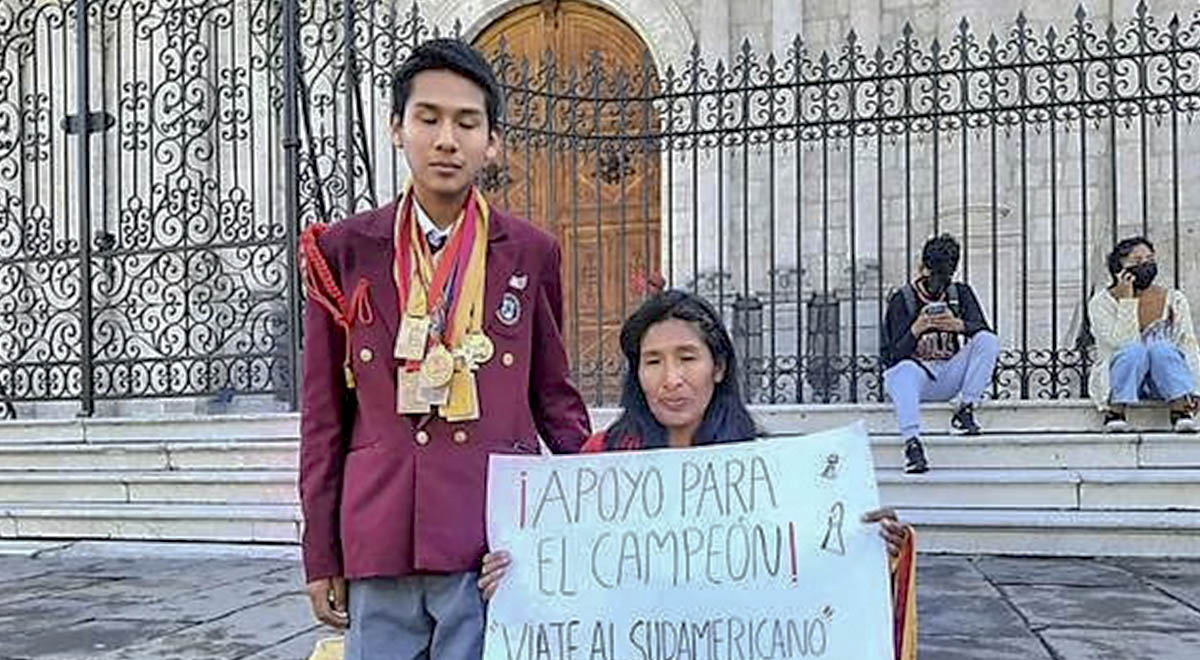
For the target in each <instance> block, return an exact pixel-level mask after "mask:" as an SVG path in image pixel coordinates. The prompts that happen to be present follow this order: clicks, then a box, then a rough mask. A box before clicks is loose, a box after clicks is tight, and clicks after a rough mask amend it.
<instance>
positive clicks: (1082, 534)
mask: <svg viewBox="0 0 1200 660" xmlns="http://www.w3.org/2000/svg"><path fill="white" fill-rule="evenodd" d="M899 514H900V517H901V519H902V520H904V521H905V522H908V523H910V524H912V525H914V526H915V527H916V529H917V534H918V537H917V543H918V547H919V548H920V549H921V551H922V552H945V553H965V554H1018V555H1045V556H1095V555H1112V556H1154V557H1200V543H1197V539H1198V538H1200V512H1196V511H1154V512H1143V511H1034V510H1014V509H999V510H992V511H980V510H970V509H967V510H962V509H936V508H916V507H910V508H904V509H900V511H899ZM299 529H300V512H299V510H298V508H297V507H295V506H289V505H256V506H247V505H240V506H231V505H192V506H179V505H145V504H142V505H138V504H126V505H119V506H112V505H104V504H71V505H59V506H55V505H48V504H42V503H19V502H13V503H8V504H3V505H0V539H5V540H37V539H72V540H74V539H106V540H120V541H188V542H217V543H271V544H280V543H282V544H294V543H296V542H298V538H299V536H298V534H299Z"/></svg>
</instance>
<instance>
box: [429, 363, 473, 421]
mask: <svg viewBox="0 0 1200 660" xmlns="http://www.w3.org/2000/svg"><path fill="white" fill-rule="evenodd" d="M438 412H440V413H441V415H442V418H443V419H445V420H446V421H447V422H472V421H475V420H477V419H479V384H478V382H476V380H475V372H473V371H471V370H469V369H460V370H456V371H455V372H454V376H453V377H452V378H451V379H450V401H449V402H448V403H447V404H446V405H444V406H442V407H441V408H440V409H439V410H438Z"/></svg>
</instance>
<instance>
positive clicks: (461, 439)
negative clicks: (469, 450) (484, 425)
mask: <svg viewBox="0 0 1200 660" xmlns="http://www.w3.org/2000/svg"><path fill="white" fill-rule="evenodd" d="M454 441H455V442H457V443H458V444H460V445H461V444H463V443H465V442H466V441H467V432H466V431H463V430H461V429H460V430H458V431H455V432H454Z"/></svg>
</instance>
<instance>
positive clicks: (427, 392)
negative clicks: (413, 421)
mask: <svg viewBox="0 0 1200 660" xmlns="http://www.w3.org/2000/svg"><path fill="white" fill-rule="evenodd" d="M421 400H422V401H424V402H425V403H427V404H429V405H430V406H438V407H441V406H444V405H446V404H447V403H449V402H450V383H446V384H445V385H442V386H441V387H426V386H424V385H422V386H421Z"/></svg>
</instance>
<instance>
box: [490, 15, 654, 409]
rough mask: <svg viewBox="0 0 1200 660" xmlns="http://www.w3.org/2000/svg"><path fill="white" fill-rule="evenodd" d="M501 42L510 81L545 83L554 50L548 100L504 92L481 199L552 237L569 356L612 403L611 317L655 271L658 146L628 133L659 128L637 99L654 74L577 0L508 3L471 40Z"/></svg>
mask: <svg viewBox="0 0 1200 660" xmlns="http://www.w3.org/2000/svg"><path fill="white" fill-rule="evenodd" d="M502 40H503V42H504V44H505V50H506V52H507V53H509V54H510V55H511V57H512V60H509V61H510V62H511V65H510V66H507V67H505V68H506V70H505V71H504V72H502V77H503V79H504V80H505V82H507V83H509V84H511V85H515V86H516V88H518V89H519V88H524V87H525V86H526V84H525V83H524V81H526V80H527V81H528V82H529V84H530V85H531V86H533V87H534V88H535V89H541V90H548V87H547V84H548V83H547V82H546V81H547V76H546V71H545V70H544V69H543V67H542V64H543V62H544V59H543V58H544V54H545V52H546V51H547V50H550V51H553V53H554V56H555V57H554V62H555V64H554V66H555V70H556V72H555V75H554V79H555V82H553V83H552V85H553V92H554V100H553V101H552V102H547V101H546V100H545V99H546V98H547V97H545V96H540V97H526V96H522V94H521V93H520V92H519V91H517V90H515V89H510V90H509V96H510V97H509V99H508V117H507V121H508V123H509V126H510V129H509V135H508V138H507V139H506V140H505V149H504V155H503V161H504V162H503V167H502V168H501V169H500V172H499V175H498V176H494V177H493V179H492V184H493V186H494V189H492V190H490V191H489V197H490V198H491V199H492V200H493V201H494V203H496V204H498V205H500V206H505V207H507V208H509V209H511V210H512V211H513V212H515V213H517V214H519V215H527V217H529V218H530V219H531V220H533V221H534V222H536V223H538V224H539V225H541V226H543V227H544V228H546V229H547V230H549V231H551V232H552V233H554V234H555V235H556V236H558V238H559V241H560V242H561V243H562V247H563V285H564V293H565V296H564V305H565V312H566V313H565V317H566V322H565V324H564V327H563V334H564V336H565V338H566V341H567V350H568V355H569V357H570V358H571V361H572V365H573V366H574V367H575V368H576V369H578V370H579V371H578V373H579V374H580V378H579V381H580V382H579V383H578V384H579V386H580V388H581V389H582V390H583V391H584V394H585V397H586V398H587V399H588V400H589V402H595V401H597V400H599V399H601V398H602V399H603V401H604V402H605V403H608V404H615V403H618V401H617V400H616V399H617V393H618V391H619V383H618V382H617V379H616V378H615V374H616V371H617V370H618V369H619V368H620V367H621V366H622V361H623V358H622V357H621V352H620V346H619V342H618V334H619V331H620V327H621V323H622V322H623V321H624V319H625V317H626V316H628V315H629V314H630V313H631V312H632V311H633V310H634V309H636V308H637V305H638V304H639V303H640V302H641V300H642V299H643V297H644V291H645V287H644V282H645V279H646V277H647V275H648V274H649V273H657V272H658V269H659V252H660V230H659V221H660V214H661V207H660V179H659V177H660V162H659V158H660V154H659V151H658V148H657V144H656V143H655V142H653V141H652V140H643V139H639V138H640V137H641V136H646V135H653V134H654V133H656V132H657V128H658V115H657V113H656V112H655V109H654V107H653V105H652V103H650V102H649V101H642V100H641V99H642V98H646V97H649V96H650V95H651V94H652V93H653V90H654V89H655V88H654V87H653V85H654V83H655V81H654V80H653V76H651V79H650V80H649V81H647V82H645V83H643V71H644V67H645V68H650V67H649V66H648V65H647V63H648V62H649V60H648V50H647V48H646V45H645V43H644V42H643V41H642V40H641V38H640V37H639V36H638V35H637V33H636V32H634V31H633V29H632V28H630V27H629V26H628V25H627V24H626V23H625V22H623V21H622V20H621V19H620V18H618V17H616V16H614V15H613V14H611V13H609V12H607V11H605V10H603V9H600V8H598V7H596V6H594V5H591V4H588V3H586V2H578V1H560V2H554V1H545V2H539V3H537V4H532V5H526V6H524V7H520V8H518V9H515V10H513V11H511V12H509V13H508V14H506V15H504V16H503V17H501V18H500V19H498V20H497V21H496V22H495V23H493V24H492V25H490V26H489V27H488V28H486V29H485V30H484V31H483V32H482V33H481V34H480V35H479V37H478V38H477V39H476V40H475V45H476V46H477V47H478V48H480V50H482V51H483V52H484V53H485V54H487V55H488V56H489V57H490V56H493V55H494V54H495V53H497V52H498V51H499V50H500V47H501V42H502ZM523 60H527V61H528V62H529V68H528V73H526V72H525V70H524V69H523V68H522V65H521V62H522V61H523ZM596 71H601V72H603V76H602V77H601V78H599V79H597V78H596V77H595V72H596ZM572 79H574V81H575V82H574V90H575V92H576V93H575V94H572V93H571V87H572V82H571V81H572ZM596 97H599V98H602V99H604V100H603V101H601V102H596V101H595V100H594V99H595V98H596ZM550 136H553V139H551V138H550ZM598 369H603V372H604V375H603V376H601V375H599V373H598V371H597V370H598Z"/></svg>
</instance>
